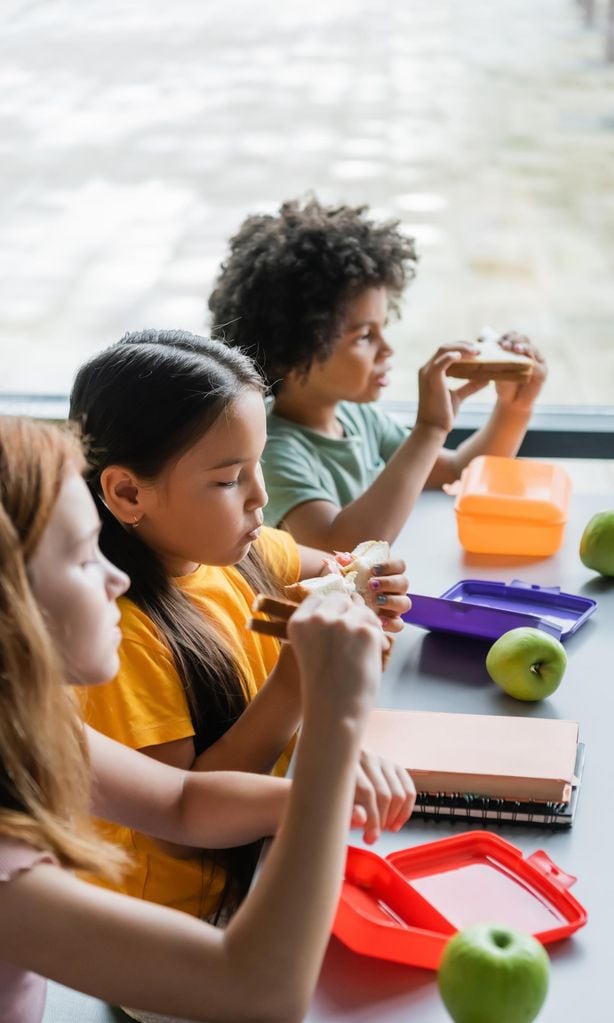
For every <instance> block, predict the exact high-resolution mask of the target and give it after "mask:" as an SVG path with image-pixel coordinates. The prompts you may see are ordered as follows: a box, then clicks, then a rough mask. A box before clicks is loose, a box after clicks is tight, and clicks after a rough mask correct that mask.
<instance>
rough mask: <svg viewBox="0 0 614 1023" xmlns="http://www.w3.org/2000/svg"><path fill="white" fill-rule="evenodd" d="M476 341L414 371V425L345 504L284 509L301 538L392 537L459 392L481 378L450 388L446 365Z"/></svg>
mask: <svg viewBox="0 0 614 1023" xmlns="http://www.w3.org/2000/svg"><path fill="white" fill-rule="evenodd" d="M474 350H475V346H474V345H472V344H464V343H462V342H458V343H457V344H453V345H442V347H441V348H439V349H438V351H437V352H436V353H435V355H434V356H433V358H432V359H430V360H429V361H428V362H427V363H426V365H425V366H423V367H422V369H421V370H420V373H419V375H418V384H419V391H420V398H419V403H418V413H417V417H416V423H415V425H414V428H413V430H412V431H411V433H410V434H409V436H408V437H407V440H405V441H404V442H403V443H402V444H401V446H400V447H399V448H398V450H397V451H396V452H395V453H394V455H393V456H392V457H391V458H390V460H389V461H388V464H387V465H386V467H385V468H384V469H383V470H382V471H381V473H380V474H379V476H378V477H377V478H376V479H375V480H374V481H373V483H372V484H371V486H370V487H369V488H368V489H367V490H366V491H365V492H364V494H361V496H360V497H358V498H356V500H354V501H352V502H351V503H350V504H347V505H346V506H345V507H344V508H340V507H339V506H338V505H336V504H333V503H332V502H331V501H309V502H306V503H305V504H301V505H299V506H298V507H296V508H293V509H292V511H290V512H288V513H287V514H286V516H285V518H284V523H285V525H286V526H287V528H288V529H289V530H290V532H291V533H292V535H293V536H294V538H295V539H296V540H297V541H298V542H299V543H301V544H307V545H308V546H310V547H320V548H324V549H325V550H351V549H352V548H353V547H355V546H356V545H357V544H358V543H360V542H361V541H362V540H365V539H369V538H371V537H372V536H373V531H374V529H375V530H376V532H377V537H376V539H378V540H388V541H390V542H392V541H393V540H395V539H396V537H397V536H398V534H399V533H400V531H401V529H402V527H403V525H404V524H405V521H406V519H407V517H408V515H409V513H410V512H411V510H412V508H413V506H414V504H415V503H416V501H417V499H418V497H419V495H420V493H421V491H422V490H423V488H424V486H425V485H426V483H427V480H428V479H429V476H430V475H431V473H432V471H433V467H434V465H435V463H436V461H437V458H438V457H439V454H440V452H441V449H442V447H443V443H444V441H445V439H446V437H447V435H448V433H449V431H450V430H451V429H452V424H453V422H454V415H455V413H456V408H457V407H458V405H459V404H460V402H461V401H462V399H463V398H465V397H467V396H468V395H469V394H474V393H475V392H476V391H479V390H480V389H481V388H482V387H483V386H484V384H483V383H478V382H477V381H469V382H468V383H466V384H464V385H463V386H461V387H459V388H458V389H457V390H455V391H454V392H451V391H450V389H449V388H448V384H447V379H446V375H445V374H446V369H447V368H448V366H450V365H452V363H453V362H455V361H457V360H458V359H460V357H461V353H463V352H469V353H471V352H473V351H474Z"/></svg>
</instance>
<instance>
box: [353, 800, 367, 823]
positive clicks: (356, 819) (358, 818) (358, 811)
mask: <svg viewBox="0 0 614 1023" xmlns="http://www.w3.org/2000/svg"><path fill="white" fill-rule="evenodd" d="M366 822H367V811H366V810H365V808H364V806H359V804H358V803H354V806H353V807H352V819H351V821H350V827H351V828H364V826H365V824H366Z"/></svg>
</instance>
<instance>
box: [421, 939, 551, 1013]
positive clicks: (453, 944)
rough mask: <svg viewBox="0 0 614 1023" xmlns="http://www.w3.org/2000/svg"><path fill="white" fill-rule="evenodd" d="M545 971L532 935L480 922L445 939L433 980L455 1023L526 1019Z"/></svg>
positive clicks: (535, 1008) (536, 1006) (538, 999)
mask: <svg viewBox="0 0 614 1023" xmlns="http://www.w3.org/2000/svg"><path fill="white" fill-rule="evenodd" d="M549 973H550V960H549V958H548V955H547V953H546V950H545V948H544V947H543V945H540V943H539V941H537V939H536V938H533V937H532V936H531V935H530V934H525V933H524V931H517V930H515V929H514V928H512V927H505V926H500V925H498V924H487V923H486V924H474V925H473V926H472V927H467V928H466V930H464V931H459V932H458V934H455V935H454V937H453V938H451V939H450V941H449V942H448V943H447V945H446V947H445V949H444V953H443V958H442V960H441V964H440V966H439V973H438V977H437V980H438V984H439V991H440V994H441V997H442V999H443V1003H444V1005H445V1007H446V1009H447V1010H448V1012H449V1013H450V1016H451V1017H452V1019H453V1020H454V1021H455V1023H531V1020H534V1019H535V1017H536V1016H537V1014H538V1012H539V1010H540V1009H541V1007H542V1005H543V1004H544V1000H545V998H546V994H547V991H548V978H549Z"/></svg>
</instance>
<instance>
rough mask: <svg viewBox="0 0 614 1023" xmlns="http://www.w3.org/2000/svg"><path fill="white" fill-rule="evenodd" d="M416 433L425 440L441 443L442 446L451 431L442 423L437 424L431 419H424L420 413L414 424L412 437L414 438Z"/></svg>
mask: <svg viewBox="0 0 614 1023" xmlns="http://www.w3.org/2000/svg"><path fill="white" fill-rule="evenodd" d="M416 432H418V433H419V434H420V435H422V436H423V437H425V438H427V437H428V438H431V439H432V440H435V441H439V443H440V444H443V442H444V441H445V439H446V437H447V436H448V434H449V432H450V429H449V428H448V427H446V426H444V425H443V424H442V423H436V422H433V421H431V420H429V419H424V418H423V417H422V416H421V415H420V413H418V418H417V419H416V422H415V423H414V426H413V428H412V431H411V434H410V436H411V437H413V436H414V435H415V434H416Z"/></svg>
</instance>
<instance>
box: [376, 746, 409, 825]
mask: <svg viewBox="0 0 614 1023" xmlns="http://www.w3.org/2000/svg"><path fill="white" fill-rule="evenodd" d="M380 767H381V770H382V774H383V775H384V777H385V779H386V781H387V783H388V787H389V789H390V794H391V798H390V805H389V807H388V816H387V817H386V819H385V820H382V822H381V824H382V828H385V829H386V830H388V831H393V830H396V831H398V829H399V828H400V827H402V826H403V824H405V822H406V821H407V820H408V819H409V817H410V815H411V811H412V809H413V805H414V802H415V798H416V790H415V788H414V784H413V781H412V780H411V778H410V776H409V775H408V773H407V771H406V770H405V769H404V768H402V767H399V765H398V764H393V763H391V762H390V761H388V760H382V761H381V763H380Z"/></svg>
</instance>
